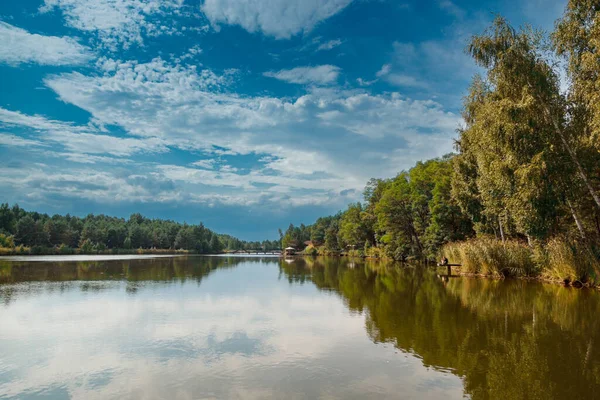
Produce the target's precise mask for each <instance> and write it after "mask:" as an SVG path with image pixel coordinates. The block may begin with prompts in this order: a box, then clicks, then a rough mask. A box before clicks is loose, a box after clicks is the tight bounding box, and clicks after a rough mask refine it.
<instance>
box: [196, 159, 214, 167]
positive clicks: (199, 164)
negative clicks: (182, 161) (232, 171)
mask: <svg viewBox="0 0 600 400" xmlns="http://www.w3.org/2000/svg"><path fill="white" fill-rule="evenodd" d="M191 165H193V166H195V167H200V168H205V169H213V168H214V167H215V160H211V159H209V160H199V161H195V162H193V163H192V164H191Z"/></svg>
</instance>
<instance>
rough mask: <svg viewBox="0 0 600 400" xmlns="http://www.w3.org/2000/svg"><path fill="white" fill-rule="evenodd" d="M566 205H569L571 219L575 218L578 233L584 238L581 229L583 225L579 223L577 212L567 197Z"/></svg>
mask: <svg viewBox="0 0 600 400" xmlns="http://www.w3.org/2000/svg"><path fill="white" fill-rule="evenodd" d="M567 205H568V206H569V210H571V215H573V219H574V220H575V225H577V229H579V233H580V234H581V237H582V238H583V239H585V232H584V230H583V225H582V224H581V221H580V220H579V217H578V216H577V212H576V211H575V208H573V204H571V200H569V199H567Z"/></svg>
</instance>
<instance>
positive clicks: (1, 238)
mask: <svg viewBox="0 0 600 400" xmlns="http://www.w3.org/2000/svg"><path fill="white" fill-rule="evenodd" d="M0 247H5V248H9V249H12V248H13V247H15V241H14V238H13V236H11V235H5V234H3V233H0Z"/></svg>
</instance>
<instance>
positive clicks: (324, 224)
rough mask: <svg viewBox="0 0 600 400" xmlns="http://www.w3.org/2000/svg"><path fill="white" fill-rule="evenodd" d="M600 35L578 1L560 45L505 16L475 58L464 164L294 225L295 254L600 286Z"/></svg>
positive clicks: (456, 157)
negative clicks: (442, 259) (354, 255)
mask: <svg viewBox="0 0 600 400" xmlns="http://www.w3.org/2000/svg"><path fill="white" fill-rule="evenodd" d="M598 37H600V5H599V4H598V3H597V2H589V1H584V0H570V1H569V3H568V5H567V7H566V10H565V14H564V16H563V17H562V18H561V19H560V20H559V21H557V23H556V29H555V31H554V32H553V33H552V34H551V35H546V34H544V33H543V32H539V31H536V30H534V29H532V28H530V27H524V28H521V29H515V28H513V27H512V26H511V25H510V24H509V23H508V22H507V21H506V20H505V19H503V18H501V17H498V18H497V19H496V20H495V21H494V23H493V24H492V25H491V26H490V27H489V28H488V29H487V30H486V31H485V32H484V33H482V34H481V35H478V36H474V37H473V38H472V39H471V40H470V42H469V43H468V45H467V48H466V51H467V53H468V54H469V55H470V56H471V57H472V58H473V60H474V61H475V63H476V64H478V65H479V66H480V67H481V68H482V71H483V74H482V75H477V76H475V77H474V78H473V81H472V84H471V86H470V88H469V90H468V93H467V95H466V96H465V98H464V104H463V110H462V116H463V121H464V125H463V126H461V127H460V128H459V129H458V138H457V140H456V154H452V155H448V156H445V157H443V158H440V159H435V160H429V161H425V162H419V163H417V165H415V166H414V167H413V168H411V169H410V170H408V171H402V172H400V173H399V174H398V175H397V176H396V177H394V178H392V179H372V180H371V181H369V183H368V184H367V186H366V189H365V192H364V202H362V203H357V204H351V205H350V206H349V207H348V209H347V210H345V211H344V212H340V213H338V214H337V215H335V216H331V217H326V218H320V219H319V220H317V221H316V223H315V224H313V225H310V226H301V227H294V226H290V227H289V228H288V230H287V231H286V232H285V234H282V239H283V243H284V246H287V245H292V246H303V244H304V243H305V241H306V240H310V245H311V246H313V247H315V248H316V250H312V251H313V252H315V251H316V253H318V254H320V253H325V252H345V251H349V250H353V251H354V252H358V253H361V254H362V255H365V256H385V257H389V258H394V259H398V260H406V259H410V258H417V259H435V258H437V257H439V256H440V255H441V254H446V255H447V256H448V258H450V261H451V262H458V263H462V264H463V269H464V270H465V271H467V272H472V273H481V274H489V275H497V276H507V275H513V276H539V277H545V278H548V279H560V280H569V281H574V280H580V281H582V282H591V283H596V284H597V283H600V276H599V275H598V274H599V272H600V265H599V264H600V261H599V260H600V194H599V193H600V43H599V42H598ZM557 60H560V61H561V62H562V63H557V62H556V61H557ZM562 65H565V66H566V68H565V69H564V70H562V69H561V68H562ZM562 72H564V73H565V76H566V77H567V78H563V79H562V80H561V78H560V76H561V73H562Z"/></svg>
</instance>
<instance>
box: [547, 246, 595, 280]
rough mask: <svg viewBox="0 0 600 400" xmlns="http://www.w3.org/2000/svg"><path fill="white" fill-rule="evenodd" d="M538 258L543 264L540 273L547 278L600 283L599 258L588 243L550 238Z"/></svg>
mask: <svg viewBox="0 0 600 400" xmlns="http://www.w3.org/2000/svg"><path fill="white" fill-rule="evenodd" d="M539 258H540V261H542V262H543V263H544V264H545V268H543V270H542V275H543V276H544V277H545V278H547V279H552V280H561V281H570V282H574V281H580V282H583V283H590V284H593V285H597V284H598V283H600V281H599V279H598V268H599V266H600V265H599V264H600V260H599V259H598V257H597V256H596V255H595V254H594V252H593V250H592V248H591V247H590V246H588V245H585V244H581V243H577V242H570V241H566V240H561V239H552V240H550V241H549V242H548V243H547V244H546V246H544V248H543V249H542V251H541V254H540V255H539Z"/></svg>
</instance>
